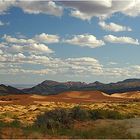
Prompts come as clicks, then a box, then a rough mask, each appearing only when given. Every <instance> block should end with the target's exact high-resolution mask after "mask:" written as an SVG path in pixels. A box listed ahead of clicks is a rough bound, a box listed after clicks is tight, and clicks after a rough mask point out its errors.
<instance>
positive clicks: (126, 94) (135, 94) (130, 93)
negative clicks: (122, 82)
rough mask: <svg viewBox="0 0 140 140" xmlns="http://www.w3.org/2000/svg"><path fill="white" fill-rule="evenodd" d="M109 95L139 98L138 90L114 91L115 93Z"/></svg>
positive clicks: (139, 92)
mask: <svg viewBox="0 0 140 140" xmlns="http://www.w3.org/2000/svg"><path fill="white" fill-rule="evenodd" d="M111 96H112V97H119V98H138V99H140V91H134V92H125V93H115V94H112V95H111Z"/></svg>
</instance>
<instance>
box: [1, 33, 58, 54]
mask: <svg viewBox="0 0 140 140" xmlns="http://www.w3.org/2000/svg"><path fill="white" fill-rule="evenodd" d="M44 35H45V34H44ZM48 36H49V37H50V36H53V35H48ZM54 36H55V35H54ZM2 39H3V40H4V42H2V43H1V44H0V47H1V50H3V51H5V52H7V53H19V52H22V53H24V52H26V53H35V54H41V53H42V54H43V53H53V51H52V50H51V49H50V48H49V47H48V46H47V45H46V44H44V43H41V42H40V41H42V42H43V40H36V39H35V38H31V39H22V38H15V37H11V36H8V35H4V36H3V37H2ZM41 39H42V38H41ZM47 41H50V42H51V43H53V41H54V42H56V40H53V39H52V38H48V40H47Z"/></svg>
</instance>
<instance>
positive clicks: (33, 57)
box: [0, 0, 140, 84]
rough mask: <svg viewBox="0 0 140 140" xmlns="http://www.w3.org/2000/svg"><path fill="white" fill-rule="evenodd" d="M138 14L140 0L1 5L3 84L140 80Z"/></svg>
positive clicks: (1, 65)
mask: <svg viewBox="0 0 140 140" xmlns="http://www.w3.org/2000/svg"><path fill="white" fill-rule="evenodd" d="M83 7H84V8H83ZM95 7H96V8H95ZM139 8H140V2H139V1H138V0H134V1H133V0H131V1H130V0H127V1H126V2H125V1H115V0H107V1H105V0H102V1H94V0H92V1H86V2H83V1H77V2H74V1H69V2H66V1H63V2H59V1H57V2H55V1H49V2H48V1H44V2H40V1H37V2H36V1H32V2H23V1H18V2H17V1H9V2H0V9H1V10H0V83H5V84H35V83H39V82H41V81H43V80H46V79H52V80H57V81H70V80H72V81H85V82H94V81H101V82H115V81H118V80H123V79H126V78H135V77H136V78H140V74H139V73H140V63H139V58H140V56H139V52H140V41H139V40H140V35H139V34H140V29H139V23H140V11H139Z"/></svg>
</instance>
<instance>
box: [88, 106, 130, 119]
mask: <svg viewBox="0 0 140 140" xmlns="http://www.w3.org/2000/svg"><path fill="white" fill-rule="evenodd" d="M89 112H90V117H91V119H93V120H96V119H125V118H129V116H127V115H124V114H121V113H120V112H118V111H114V110H103V109H95V110H90V111H89Z"/></svg>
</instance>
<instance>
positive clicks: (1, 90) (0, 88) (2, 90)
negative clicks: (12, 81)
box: [0, 84, 24, 95]
mask: <svg viewBox="0 0 140 140" xmlns="http://www.w3.org/2000/svg"><path fill="white" fill-rule="evenodd" d="M21 93H24V92H23V91H22V90H19V89H17V88H14V87H12V86H6V85H3V84H1V85H0V95H7V94H21Z"/></svg>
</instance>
